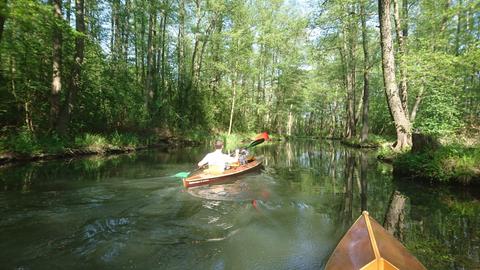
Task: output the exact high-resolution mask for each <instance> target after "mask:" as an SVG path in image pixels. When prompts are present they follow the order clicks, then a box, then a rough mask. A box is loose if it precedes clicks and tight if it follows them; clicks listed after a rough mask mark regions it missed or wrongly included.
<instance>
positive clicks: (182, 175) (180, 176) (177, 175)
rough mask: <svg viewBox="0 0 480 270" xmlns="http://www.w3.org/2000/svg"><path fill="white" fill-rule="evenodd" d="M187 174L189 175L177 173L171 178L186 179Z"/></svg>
mask: <svg viewBox="0 0 480 270" xmlns="http://www.w3.org/2000/svg"><path fill="white" fill-rule="evenodd" d="M189 174H190V172H179V173H177V174H175V175H174V176H173V177H178V178H186V177H187V176H188V175H189Z"/></svg>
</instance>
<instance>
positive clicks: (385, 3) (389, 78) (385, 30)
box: [378, 0, 412, 150]
mask: <svg viewBox="0 0 480 270" xmlns="http://www.w3.org/2000/svg"><path fill="white" fill-rule="evenodd" d="M378 11H379V12H378V13H379V19H380V41H381V47H382V70H383V83H384V87H385V94H386V97H387V102H388V104H389V107H390V112H391V114H392V116H393V121H394V123H395V129H396V132H397V142H396V145H395V149H396V150H403V149H405V148H407V147H410V146H411V145H412V127H411V123H410V120H409V119H408V118H407V117H406V115H405V111H404V110H403V107H402V102H401V100H400V95H399V92H398V87H397V84H396V79H395V57H394V52H393V41H392V34H391V24H390V0H379V1H378Z"/></svg>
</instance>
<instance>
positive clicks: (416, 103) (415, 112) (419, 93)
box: [410, 84, 424, 123]
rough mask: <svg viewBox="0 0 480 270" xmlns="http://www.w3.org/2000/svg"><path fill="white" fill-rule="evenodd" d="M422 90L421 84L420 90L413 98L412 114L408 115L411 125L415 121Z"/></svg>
mask: <svg viewBox="0 0 480 270" xmlns="http://www.w3.org/2000/svg"><path fill="white" fill-rule="evenodd" d="M423 89H424V86H423V84H422V85H421V86H420V89H419V90H418V94H417V97H416V98H415V104H413V108H412V112H411V115H410V121H412V123H413V122H414V121H415V118H416V117H417V111H418V107H419V106H420V102H421V101H422V98H423Z"/></svg>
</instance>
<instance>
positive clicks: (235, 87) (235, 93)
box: [228, 65, 237, 135]
mask: <svg viewBox="0 0 480 270" xmlns="http://www.w3.org/2000/svg"><path fill="white" fill-rule="evenodd" d="M235 66H236V65H235ZM235 70H236V69H235ZM236 98H237V72H236V71H235V75H234V77H233V80H232V107H231V110H230V122H229V124H228V135H230V134H231V133H232V125H233V112H234V111H235V99H236Z"/></svg>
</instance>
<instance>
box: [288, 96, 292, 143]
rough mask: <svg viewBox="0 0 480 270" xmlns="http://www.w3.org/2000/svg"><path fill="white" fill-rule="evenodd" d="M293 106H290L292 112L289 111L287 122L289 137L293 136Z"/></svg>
mask: <svg viewBox="0 0 480 270" xmlns="http://www.w3.org/2000/svg"><path fill="white" fill-rule="evenodd" d="M292 109H293V104H290V110H288V122H287V135H288V136H292V126H293V113H292Z"/></svg>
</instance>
